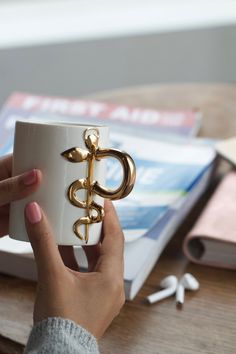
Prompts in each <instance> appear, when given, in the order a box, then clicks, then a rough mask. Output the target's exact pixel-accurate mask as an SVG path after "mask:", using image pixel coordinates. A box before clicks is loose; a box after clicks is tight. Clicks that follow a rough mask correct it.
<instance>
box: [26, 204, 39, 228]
mask: <svg viewBox="0 0 236 354" xmlns="http://www.w3.org/2000/svg"><path fill="white" fill-rule="evenodd" d="M25 213H26V217H27V219H28V220H29V222H30V223H31V224H37V223H38V222H39V221H40V220H41V219H42V213H41V209H40V207H39V205H38V204H37V203H36V202H32V203H29V204H27V206H26V210H25Z"/></svg>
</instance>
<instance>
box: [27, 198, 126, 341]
mask: <svg viewBox="0 0 236 354" xmlns="http://www.w3.org/2000/svg"><path fill="white" fill-rule="evenodd" d="M25 222H26V228H27V232H28V236H29V240H30V242H31V245H32V248H33V251H34V256H35V260H36V265H37V270H38V288H37V295H36V301H35V307H34V322H35V323H36V322H39V321H41V320H43V319H46V318H48V317H63V318H67V319H70V320H72V321H74V322H76V323H77V324H79V325H81V326H82V327H84V328H85V329H87V330H88V331H89V332H90V333H92V334H93V335H94V336H95V337H97V338H100V337H101V336H102V335H103V333H104V332H105V330H106V329H107V327H108V326H109V325H110V323H111V322H112V320H113V319H114V317H116V316H117V315H118V313H119V312H120V309H121V307H122V306H123V304H124V301H125V297H124V282H123V268H124V262H123V248H124V236H123V233H122V230H121V227H120V224H119V221H118V218H117V215H116V212H115V209H114V207H113V205H112V203H111V202H106V203H105V219H104V223H103V231H102V242H101V243H100V244H98V245H95V246H87V247H84V251H85V253H86V256H87V259H88V264H89V271H90V272H89V273H82V272H79V269H78V265H77V262H76V259H75V256H74V252H73V248H72V247H70V246H60V252H61V254H60V253H59V250H58V247H57V245H56V243H55V241H54V238H53V232H52V230H51V228H50V225H49V223H48V221H47V218H46V216H45V214H44V213H43V211H42V209H41V208H40V207H39V205H38V204H36V203H30V204H28V205H27V206H26V209H25Z"/></svg>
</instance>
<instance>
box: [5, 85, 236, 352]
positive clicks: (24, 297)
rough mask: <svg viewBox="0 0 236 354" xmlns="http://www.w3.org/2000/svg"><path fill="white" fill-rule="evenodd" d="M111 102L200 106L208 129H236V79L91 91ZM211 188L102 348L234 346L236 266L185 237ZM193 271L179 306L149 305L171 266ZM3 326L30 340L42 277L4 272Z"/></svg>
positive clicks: (11, 347) (14, 348) (217, 133)
mask: <svg viewBox="0 0 236 354" xmlns="http://www.w3.org/2000/svg"><path fill="white" fill-rule="evenodd" d="M90 97H92V98H96V99H100V100H105V101H109V102H116V103H125V104H130V105H138V106H140V107H149V108H151V107H152V108H159V109H185V108H195V107H196V108H200V109H201V111H202V112H203V114H204V119H203V126H202V129H201V135H202V136H209V137H217V138H222V137H228V136H232V135H236V86H233V85H232V86H231V85H196V84H194V85H166V86H165V85H160V86H147V87H138V88H131V89H123V90H119V91H114V92H107V93H102V94H96V95H93V96H90ZM210 193H211V190H210V191H209V192H208V193H207V195H206V196H205V197H204V198H203V199H202V200H201V201H200V202H199V203H198V205H197V206H196V207H195V208H194V210H193V211H192V212H191V214H190V215H189V217H188V219H187V220H186V221H185V223H184V224H183V225H182V226H181V227H180V228H179V230H178V231H177V233H176V234H175V236H174V238H173V239H172V241H171V242H170V243H169V245H168V246H167V248H166V250H165V251H164V253H163V254H162V256H161V258H160V259H159V261H158V263H157V264H156V266H155V268H154V269H153V271H152V273H151V275H150V276H149V278H148V279H147V281H146V283H145V285H144V286H143V288H142V290H141V291H140V292H139V294H138V295H137V297H136V298H135V300H134V301H132V302H127V303H126V305H125V306H124V308H123V309H122V311H121V313H120V315H119V316H118V317H117V318H116V319H115V321H114V322H113V324H112V325H111V327H110V328H109V329H108V331H107V333H106V334H105V336H104V338H103V339H102V340H101V342H100V350H101V353H103V354H116V353H117V354H118V353H119V354H120V353H122V354H144V353H146V354H201V353H202V354H213V353H216V354H235V353H236V338H235V337H236V273H235V272H233V271H227V270H222V269H216V268H210V267H203V266H198V265H194V264H190V263H188V261H187V260H186V258H185V257H184V255H183V253H182V249H181V246H182V240H183V238H184V237H185V235H186V233H187V231H188V230H189V228H190V227H191V225H192V224H193V222H194V220H196V218H197V216H198V215H199V213H200V211H201V209H202V207H203V205H204V204H205V202H206V200H207V198H208V197H209V195H210ZM186 271H187V272H190V273H193V274H194V275H195V276H196V277H197V278H198V279H199V281H200V284H201V289H200V291H199V292H197V293H190V292H189V293H187V294H186V303H185V304H184V308H183V309H182V310H179V309H177V308H176V306H175V302H174V299H173V298H170V299H167V300H166V301H163V302H161V303H159V304H157V305H153V306H148V305H147V304H146V303H145V301H144V298H145V296H146V295H148V294H150V293H152V292H154V291H156V290H157V289H158V284H159V282H160V280H161V279H162V278H163V277H165V276H166V275H168V274H176V275H178V276H179V275H180V274H182V273H183V272H186ZM0 281H1V288H0V333H2V334H3V335H4V336H5V337H8V338H10V339H12V340H18V341H20V342H21V343H22V344H24V342H25V340H26V337H27V333H28V331H29V325H30V318H31V313H32V308H33V298H34V293H35V284H34V283H31V282H27V281H23V280H19V279H15V278H11V277H8V276H3V275H2V276H0ZM12 340H9V339H5V338H3V337H0V353H7V354H9V353H21V352H22V350H23V345H22V344H16V343H14V341H12Z"/></svg>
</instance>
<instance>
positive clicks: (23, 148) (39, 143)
mask: <svg viewBox="0 0 236 354" xmlns="http://www.w3.org/2000/svg"><path fill="white" fill-rule="evenodd" d="M108 146H109V128H108V127H105V126H92V127H91V126H86V125H81V124H75V123H65V122H43V123H42V122H35V121H33V122H32V121H30V122H23V121H18V122H16V126H15V140H14V153H13V166H12V175H13V176H15V175H18V174H21V173H24V172H25V171H27V170H31V169H33V168H37V169H40V170H41V171H42V174H43V179H42V183H41V185H40V187H39V188H38V190H37V191H36V192H35V193H33V194H32V195H30V196H29V197H27V198H25V199H23V200H19V201H15V202H13V203H11V207H10V230H9V234H10V237H11V238H13V239H16V240H21V241H28V236H27V232H26V229H25V223H24V209H25V206H26V204H27V203H29V202H31V201H36V202H37V203H39V205H40V206H41V207H42V208H43V210H44V211H45V213H46V215H47V217H48V219H49V222H50V224H51V226H52V229H53V231H54V236H55V239H56V242H57V244H58V245H94V244H97V243H98V242H99V240H100V233H101V226H102V223H101V221H102V220H103V217H104V210H103V205H104V198H108V199H120V198H123V197H125V196H126V195H128V194H129V193H130V191H131V190H132V188H133V185H134V181H135V165H134V162H133V160H132V158H131V157H130V156H129V155H128V154H126V153H124V152H121V151H119V150H116V149H109V148H108ZM107 157H114V158H116V159H118V160H119V162H120V163H121V165H122V168H123V180H122V183H121V185H120V186H119V187H118V188H117V189H116V190H109V189H107V188H106V187H105V181H106V158H107Z"/></svg>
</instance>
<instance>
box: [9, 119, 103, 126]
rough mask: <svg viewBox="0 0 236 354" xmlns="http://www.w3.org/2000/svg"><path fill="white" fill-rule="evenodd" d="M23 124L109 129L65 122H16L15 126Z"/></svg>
mask: <svg viewBox="0 0 236 354" xmlns="http://www.w3.org/2000/svg"><path fill="white" fill-rule="evenodd" d="M18 124H23V125H27V124H30V125H42V126H47V127H57V128H66V127H67V128H72V127H74V128H109V127H108V126H107V125H99V124H89V123H88V124H84V123H79V122H78V123H76V122H72V121H70V122H66V121H56V122H51V121H46V120H45V121H43V122H42V121H36V120H17V121H16V122H15V125H18Z"/></svg>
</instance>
